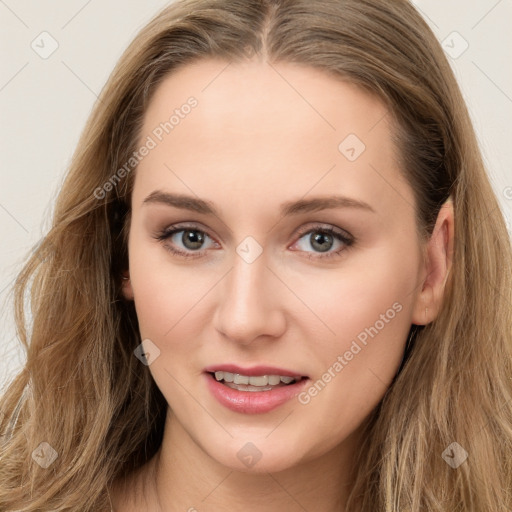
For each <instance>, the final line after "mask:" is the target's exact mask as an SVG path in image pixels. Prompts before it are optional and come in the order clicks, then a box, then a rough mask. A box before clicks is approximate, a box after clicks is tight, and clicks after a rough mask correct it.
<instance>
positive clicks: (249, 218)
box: [125, 60, 426, 472]
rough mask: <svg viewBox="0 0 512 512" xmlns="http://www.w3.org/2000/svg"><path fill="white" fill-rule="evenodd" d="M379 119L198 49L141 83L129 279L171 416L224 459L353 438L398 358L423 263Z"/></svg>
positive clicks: (263, 458)
mask: <svg viewBox="0 0 512 512" xmlns="http://www.w3.org/2000/svg"><path fill="white" fill-rule="evenodd" d="M389 120H390V116H387V115H386V108H385V107H384V105H383V104H382V103H381V102H380V101H379V100H377V99H376V98H374V97H372V96H370V95H368V94H367V93H365V92H363V91H362V90H360V89H359V88H357V87H355V86H353V85H350V84H347V83H345V82H342V81H340V80H337V79H335V78H332V77H330V76H327V75H325V74H324V73H323V72H321V71H318V70H314V69H310V68H306V67H299V66H293V65H288V64H286V65H285V64H279V65H270V64H267V63H258V62H251V63H247V64H229V65H228V64H227V63H225V62H220V61H216V60H205V61H202V62H200V63H197V64H194V65H189V66H186V67H183V68H181V69H180V70H178V71H177V72H174V73H173V74H172V75H169V76H168V77H167V78H166V80H165V81H164V82H163V83H162V84H161V85H160V86H159V88H158V89H157V91H156V94H155V95H154V96H153V97H152V99H151V102H150V105H149V108H148V110H147V112H146V114H145V118H144V125H143V129H142V132H141V138H140V147H142V146H145V148H146V149H145V150H144V149H142V150H140V151H139V157H140V158H141V161H140V163H139V165H138V168H137V171H136V179H135V183H134V190H133V196H132V220H131V227H130V236H129V270H130V281H129V283H128V284H127V285H126V288H125V295H126V296H127V297H128V298H133V299H134V301H135V307H136V311H137V316H138V320H139V325H140V332H141V336H142V339H143V340H145V341H144V349H145V350H146V353H147V354H148V356H147V357H148V361H149V363H150V365H149V368H150V371H151V373H152V375H153V377H154V379H155V381H156V383H157V385H158V387H159V388H160V390H161V391H162V393H163V395H164V396H165V398H166V400H167V402H168V404H169V406H170V408H171V410H172V414H170V415H169V416H168V421H169V422H170V424H172V425H173V426H174V427H173V428H175V430H174V432H175V433H177V435H180V436H183V439H185V438H186V439H187V440H188V442H189V444H190V445H191V446H194V447H195V449H197V450H201V451H202V452H205V453H206V454H208V455H209V456H211V457H212V458H213V459H214V460H216V461H218V462H220V463H221V464H223V465H225V466H228V467H231V468H236V469H240V470H245V471H255V472H256V471H278V470H281V469H285V468H288V467H292V466H294V465H296V464H298V463H299V462H302V461H306V460H310V459H312V458H316V457H319V456H320V455H323V454H326V453H327V452H328V451H330V450H332V449H334V448H336V447H341V446H343V445H344V442H345V444H348V443H349V436H351V434H352V435H355V433H356V431H357V429H358V427H360V426H361V424H362V422H363V421H364V420H365V419H366V418H367V417H368V415H369V414H370V413H371V411H372V410H373V409H374V408H375V407H376V406H377V404H378V403H379V401H380V400H381V399H382V397H383V395H384V393H385V392H386V390H387V388H388V387H389V385H390V383H391V381H392V379H393V377H394V376H395V374H396V372H397V370H398V368H399V366H400V363H401V361H402V357H403V351H404V346H405V343H406V339H407V335H408V332H409V330H410V327H411V323H413V321H414V315H415V311H416V310H417V308H418V304H417V303H418V300H419V293H420V291H421V286H422V282H423V280H424V279H425V275H426V274H425V268H424V265H423V260H422V246H421V245H420V242H419V239H418V235H417V231H416V224H415V211H414V204H415V202H414V197H413V191H412V189H411V188H410V186H409V185H408V184H407V182H406V181H405V180H404V178H403V177H402V175H401V173H400V171H399V166H398V164H397V155H396V153H395V149H394V147H393V144H392V142H391V131H390V130H391V125H390V123H389ZM134 172H135V171H134ZM173 230H174V233H170V232H171V231H173ZM159 238H161V239H159ZM175 251H176V252H175ZM141 364H142V363H141ZM215 372H217V378H220V379H224V378H225V379H226V380H222V381H219V382H217V380H216V377H215ZM237 373H238V374H240V375H241V376H240V377H236V376H234V375H233V374H237ZM265 376H271V377H265ZM293 376H300V377H301V380H300V381H298V382H295V383H292V384H286V382H287V381H289V380H290V379H291V377H293ZM249 377H252V378H251V379H249ZM258 377H259V378H258ZM279 377H283V379H280V378H279ZM287 377H288V379H287ZM233 379H236V380H235V381H234V382H231V383H226V381H229V380H233ZM236 382H238V383H242V384H239V385H238V389H236V388H237V385H236ZM247 382H249V384H247ZM276 382H279V383H280V384H278V385H276V384H275V383H276ZM244 383H245V384H244ZM249 387H250V390H249Z"/></svg>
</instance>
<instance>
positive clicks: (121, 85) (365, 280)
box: [0, 0, 512, 512]
mask: <svg viewBox="0 0 512 512" xmlns="http://www.w3.org/2000/svg"><path fill="white" fill-rule="evenodd" d="M511 267H512V265H511V250H510V243H509V240H508V236H507V232H506V227H505V223H504V219H503V217H502V215H501V213H500V210H499V208H498V202H497V200H496V197H495V196H494V194H493V192H492V189H491V186H490V184H489V180H488V178H487V176H486V174H485V170H484V166H483V163H482V158H481V155H480V153H479V150H478V145H477V141H476V138H475V134H474V131H473V129H472V127H471V123H470V118H469V115H468V112H467V110H466V107H465V105H464V102H463V100H462V97H461V94H460V91H459V89H458V86H457V84H456V81H455V79H454V76H453V73H452V71H451V69H450V66H449V64H448V63H447V60H446V58H445V56H444V54H443V51H442V49H441V48H440V45H439V44H438V42H437V41H436V39H435V37H434V35H433V34H432V33H431V31H430V30H429V28H428V27H427V25H426V24H425V23H424V21H423V20H422V18H421V17H420V16H419V15H418V13H417V12H416V11H415V10H414V8H413V7H412V6H411V5H410V4H409V3H407V2H406V1H404V0H400V1H397V2H393V3H391V2H384V1H382V0H364V1H361V0H357V1H356V0H315V1H307V2H306V1H291V0H274V1H271V0H260V1H257V2H248V1H240V0H238V1H229V2H227V1H221V0H190V1H185V2H178V3H176V4H173V5H171V6H169V7H168V8H166V9H164V10H163V11H162V12H161V13H160V14H159V15H158V16H156V17H155V18H154V19H153V20H152V21H151V22H150V23H149V24H148V26H146V27H145V28H144V29H143V30H142V31H141V33H140V34H139V35H138V36H137V38H136V39H135V41H134V42H133V43H132V45H131V46H130V47H129V48H128V50H127V51H126V53H125V54H124V55H123V57H122V58H121V60H120V62H119V64H118V65H117V67H116V69H115V70H114V72H113V74H112V76H111V77H110V79H109V81H108V83H107V85H106V86H105V88H104V90H103V92H102V94H101V96H100V102H99V103H98V104H97V106H96V108H95V110H94V112H93V113H92V116H91V118H90V120H89V122H88V123H87V126H86V127H85V130H84V133H83V135H82V138H81V140H80V142H79V145H78V149H77V151H76V154H75V156H74V159H73V162H72V165H71V169H70V171H69V174H68V176H67V179H66V181H65V183H64V185H63V188H62V191H61V193H60V195H59V197H58V200H57V205H56V211H55V218H54V222H53V226H52V229H51V230H50V232H49V233H48V235H47V237H46V239H45V241H44V243H43V244H42V245H41V247H40V248H39V250H38V251H37V253H36V254H35V255H34V257H33V258H32V259H31V260H30V261H29V262H28V264H27V266H26V267H25V269H24V270H23V272H22V273H21V275H20V276H19V278H18V280H17V282H16V285H15V291H16V294H17V295H16V313H17V323H18V327H19V329H20V335H21V339H22V341H23V343H24V345H25V347H26V349H27V364H26V366H25V368H24V370H23V371H22V372H21V373H20V375H19V376H18V377H17V378H16V379H15V380H14V381H13V383H12V384H11V386H10V387H9V388H8V389H7V392H6V394H5V396H4V397H3V399H2V402H1V410H2V411H3V414H4V416H3V417H2V418H1V423H0V425H1V428H2V430H1V432H2V434H3V443H2V448H1V464H0V474H1V475H2V478H1V484H0V508H1V509H2V510H23V511H35V510H62V511H64V510H80V511H89V510H90V511H92V510H94V511H97V510H115V511H116V512H128V511H132V510H151V511H163V510H166V511H169V510H170V511H175V510H176V511H177V510H189V511H192V510H198V511H201V510H205V511H210V510H211V511H218V510H228V509H229V510H232V509H236V508H238V509H240V508H243V509H244V510H253V511H255V510H271V511H272V510H289V511H295V510H315V511H320V512H323V511H325V512H327V511H329V512H330V511H381V510H382V511H386V512H391V511H398V510H399V511H411V512H412V511H423V510H429V511H450V512H452V511H455V510H460V511H475V512H476V511H484V510H485V511H496V512H498V511H500V512H502V511H503V510H508V509H510V508H511V507H512V495H511V491H512V476H511V475H512V467H511V466H512V463H511V462H510V461H511V460H512V457H511V454H512V396H511V395H512V382H511V377H512V368H511V362H512V358H511V350H512V339H511V337H512V334H511V328H510V327H511V323H512V322H511V316H510V304H511V299H512V297H511V270H512V268H511ZM32 279H33V282H32ZM29 285H31V286H32V288H31V294H32V295H31V297H32V315H33V327H32V330H31V332H30V333H27V332H26V330H25V317H24V313H23V304H24V302H23V301H24V293H25V291H26V289H27V288H28V286H29ZM491 306H492V307H491Z"/></svg>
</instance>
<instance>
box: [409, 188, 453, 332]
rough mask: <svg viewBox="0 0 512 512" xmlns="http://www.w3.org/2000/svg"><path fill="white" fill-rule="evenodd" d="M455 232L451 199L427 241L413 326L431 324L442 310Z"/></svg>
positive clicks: (443, 208) (444, 205) (443, 207)
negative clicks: (421, 281) (422, 275)
mask: <svg viewBox="0 0 512 512" xmlns="http://www.w3.org/2000/svg"><path fill="white" fill-rule="evenodd" d="M454 231H455V220H454V207H453V199H452V197H450V198H448V200H447V201H446V202H445V203H444V204H443V206H442V207H441V210H440V211H439V214H438V216H437V221H436V225H435V227H434V231H433V232H432V236H431V237H430V240H429V241H428V242H427V246H426V249H425V268H424V277H423V283H422V289H421V292H420V293H419V295H418V296H417V298H416V303H415V305H414V310H413V318H412V323H413V324H416V325H426V324H429V323H430V322H432V321H433V320H435V319H436V318H437V316H438V314H439V311H440V310H441V305H442V302H443V297H444V291H445V286H446V282H447V280H448V276H449V274H450V271H451V268H452V258H453V248H454Z"/></svg>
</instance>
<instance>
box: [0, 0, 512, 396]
mask: <svg viewBox="0 0 512 512" xmlns="http://www.w3.org/2000/svg"><path fill="white" fill-rule="evenodd" d="M168 3H169V1H168V0H167V1H164V0H146V1H142V0H140V1H134V0H107V1H100V0H66V1H64V0H48V1H45V2H33V1H29V0H0V34H1V36H0V37H1V47H0V52H1V60H2V65H1V69H0V112H1V128H0V129H1V134H0V140H1V147H0V149H1V165H0V236H1V245H0V329H1V336H0V387H1V386H3V385H5V384H6V383H7V382H9V381H10V380H11V379H12V378H13V377H14V375H15V373H16V372H18V371H19V369H20V367H21V365H22V364H23V362H24V353H23V351H22V350H21V346H20V343H19V341H18V340H17V337H16V333H15V328H14V321H13V314H12V302H11V295H10V288H11V286H12V282H13V279H14V277H15V276H16V273H17V272H18V271H19V270H20V268H21V264H22V262H23V260H24V259H25V257H26V255H27V254H29V253H30V251H31V250H32V249H33V248H34V247H35V245H36V244H37V243H38V241H39V240H40V239H41V237H42V236H43V235H44V234H45V233H46V231H47V230H48V227H49V222H50V217H51V213H52V210H53V203H54V199H55V197H56V194H57V193H58V190H59V185H60V183H61V181H62V179H63V176H64V174H65V172H66V170H67V167H68V164H69V162H70V159H71V156H72V153H73V151H74V149H75V146H76V144H77V141H78V138H79V135H80V133H81V131H82V129H83V126H84V124H85V121H86V119H87V117H88V116H89V113H90V112H91V109H92V107H93V104H94V102H95V101H96V97H97V95H98V94H99V92H100V90H101V89H102V87H103V85H104V83H105V82H106V80H107V78H108V76H109V74H110V72H111V71H112V69H113V67H114V65H115V63H116V62H117V60H118V59H119V57H120V56H121V54H122V52H123V51H124V49H125V48H126V46H127V45H128V43H129V42H130V41H131V40H132V39H133V37H134V36H135V35H136V33H137V32H138V31H139V30H140V28H142V26H143V25H144V24H145V23H146V22H147V21H149V19H150V18H151V17H152V16H153V15H154V14H156V13H157V12H158V11H159V10H160V9H161V8H163V7H164V6H165V5H167V4H168ZM414 3H415V5H416V7H417V8H418V9H419V10H420V12H421V13H422V15H423V16H424V17H425V19H426V20H427V22H428V23H429V25H430V26H431V27H432V29H433V30H434V32H435V34H436V36H437V37H438V39H439V40H440V41H443V47H444V48H445V51H446V52H447V54H448V55H449V58H450V60H451V62H452V65H453V68H454V70H455V73H456V76H457V78H458V80H459V83H460V86H461V88H462V91H463V94H464V96H465V98H466V101H467V103H468V106H469V109H470V112H471V115H472V118H473V122H474V124H475V127H476V130H477V133H478V136H479V141H480V145H481V149H482V151H483V154H484V157H485V159H486V162H487V164H488V170H489V175H490V177H491V180H492V183H493V186H494V189H495V191H496V194H497V195H498V197H499V198H500V204H501V205H502V208H503V212H504V213H505V215H506V218H507V221H508V225H509V231H510V226H511V225H512V188H511V187H512V168H511V164H512V137H511V132H512V130H511V128H510V125H511V120H512V68H511V65H510V63H511V62H512V31H511V29H510V21H511V20H512V0H499V1H498V0H450V1H446V0H416V1H415V2H414ZM57 45H58V46H57ZM54 47H55V48H56V49H55V50H54V51H53V53H51V55H47V53H49V52H51V51H52V50H53V49H54Z"/></svg>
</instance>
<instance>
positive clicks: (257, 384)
mask: <svg viewBox="0 0 512 512" xmlns="http://www.w3.org/2000/svg"><path fill="white" fill-rule="evenodd" d="M207 373H208V374H209V375H210V376H211V377H212V378H213V379H215V380H216V381H217V382H220V383H221V384H224V385H225V386H227V387H228V388H231V389H236V390H237V391H250V392H261V391H272V390H273V389H279V388H282V387H286V386H291V385H293V384H296V383H297V382H300V381H301V380H303V379H307V377H303V376H301V375H295V376H294V377H290V376H289V375H278V374H271V375H244V374H240V373H232V372H227V371H221V370H218V371H216V372H207Z"/></svg>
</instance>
